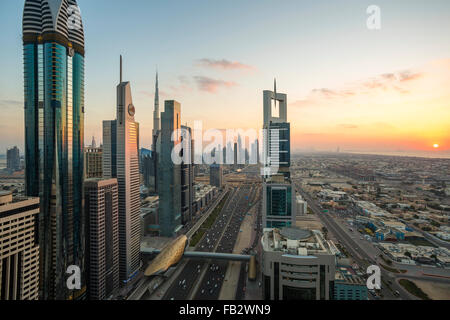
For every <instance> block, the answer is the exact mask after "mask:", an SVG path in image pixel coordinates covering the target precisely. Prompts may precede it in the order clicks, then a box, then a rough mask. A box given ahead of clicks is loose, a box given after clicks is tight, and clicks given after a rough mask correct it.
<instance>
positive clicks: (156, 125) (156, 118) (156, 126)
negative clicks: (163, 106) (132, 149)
mask: <svg viewBox="0 0 450 320" xmlns="http://www.w3.org/2000/svg"><path fill="white" fill-rule="evenodd" d="M160 132H161V121H160V113H159V87H158V71H156V82H155V107H154V109H153V131H152V138H153V141H152V162H153V163H152V173H151V175H152V176H153V185H152V187H153V190H155V191H158V161H159V160H158V152H157V145H158V137H159V136H160Z"/></svg>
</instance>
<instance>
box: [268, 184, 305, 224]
mask: <svg viewBox="0 0 450 320" xmlns="http://www.w3.org/2000/svg"><path fill="white" fill-rule="evenodd" d="M262 206H263V207H262V212H263V217H262V223H263V228H281V227H290V226H295V220H296V215H297V211H296V197H295V187H294V185H293V184H292V183H290V184H289V183H285V182H284V181H283V180H280V181H277V179H276V178H272V179H271V180H270V181H265V182H264V183H263V203H262Z"/></svg>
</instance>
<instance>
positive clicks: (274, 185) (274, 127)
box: [262, 83, 296, 228]
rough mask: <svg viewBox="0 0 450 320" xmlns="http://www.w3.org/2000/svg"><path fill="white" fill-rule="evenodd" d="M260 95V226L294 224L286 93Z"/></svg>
mask: <svg viewBox="0 0 450 320" xmlns="http://www.w3.org/2000/svg"><path fill="white" fill-rule="evenodd" d="M263 94H264V124H263V129H264V141H263V171H262V173H263V216H262V223H263V228H282V227H290V226H294V225H295V219H296V202H295V188H294V185H293V183H292V181H291V179H290V169H289V167H290V164H291V146H290V123H289V122H287V95H286V94H284V93H279V92H277V89H276V83H274V90H273V91H269V90H265V91H264V92H263Z"/></svg>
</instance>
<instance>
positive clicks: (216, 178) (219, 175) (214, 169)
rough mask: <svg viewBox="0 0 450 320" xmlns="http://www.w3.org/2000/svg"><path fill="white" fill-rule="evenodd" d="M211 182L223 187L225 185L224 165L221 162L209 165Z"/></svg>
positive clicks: (215, 185)
mask: <svg viewBox="0 0 450 320" xmlns="http://www.w3.org/2000/svg"><path fill="white" fill-rule="evenodd" d="M209 184H210V185H212V186H214V187H217V188H219V189H220V188H222V186H223V167H222V165H220V164H212V165H211V166H210V167H209Z"/></svg>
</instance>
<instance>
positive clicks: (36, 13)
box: [22, 0, 85, 299]
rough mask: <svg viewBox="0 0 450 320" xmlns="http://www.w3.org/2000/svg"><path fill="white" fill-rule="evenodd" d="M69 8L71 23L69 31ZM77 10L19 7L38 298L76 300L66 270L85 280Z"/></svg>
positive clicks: (46, 2) (58, 5)
mask: <svg viewBox="0 0 450 320" xmlns="http://www.w3.org/2000/svg"><path fill="white" fill-rule="evenodd" d="M69 6H72V7H71V8H75V9H74V12H73V15H76V16H77V19H75V20H76V23H74V24H73V25H71V27H70V28H69V22H70V21H69V18H68V15H67V11H68V7H69ZM76 8H78V7H77V3H76V1H75V0H26V1H25V5H24V10H23V37H22V39H23V54H24V85H25V97H24V104H25V108H24V109H25V163H26V170H25V179H26V180H25V185H26V194H27V195H28V196H32V197H39V198H40V201H41V208H40V213H39V218H38V228H39V231H38V234H39V236H38V239H39V246H40V255H41V256H40V263H41V267H40V281H41V284H40V296H41V298H42V299H75V298H81V296H82V295H83V292H84V291H85V285H84V283H82V287H81V290H78V291H69V290H68V289H67V286H66V280H65V277H66V275H65V270H66V269H67V267H68V266H70V265H77V266H79V267H80V269H81V271H82V273H84V265H83V264H84V263H83V261H84V238H85V237H84V225H83V221H84V219H83V211H82V206H83V204H82V193H83V189H82V188H83V177H84V169H83V168H84V159H83V149H84V145H83V141H84V112H85V110H84V63H85V61H84V52H85V49H84V35H83V24H82V21H81V16H80V14H79V13H80V12H79V10H77V9H76ZM73 15H72V16H73ZM71 22H72V23H73V21H71ZM52 197H53V198H52ZM82 282H84V278H83V277H82Z"/></svg>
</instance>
